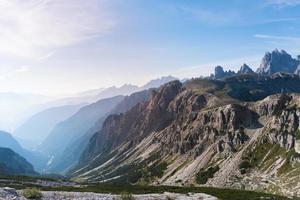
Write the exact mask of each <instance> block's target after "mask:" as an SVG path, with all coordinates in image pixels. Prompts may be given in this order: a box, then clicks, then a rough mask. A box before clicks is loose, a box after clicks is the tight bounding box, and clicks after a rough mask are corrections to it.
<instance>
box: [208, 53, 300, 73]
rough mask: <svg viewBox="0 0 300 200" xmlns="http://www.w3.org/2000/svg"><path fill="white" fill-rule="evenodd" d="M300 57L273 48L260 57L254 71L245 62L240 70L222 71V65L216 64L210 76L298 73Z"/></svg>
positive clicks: (299, 70)
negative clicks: (258, 64)
mask: <svg viewBox="0 0 300 200" xmlns="http://www.w3.org/2000/svg"><path fill="white" fill-rule="evenodd" d="M299 58H300V57H299V56H298V57H297V58H293V57H292V56H291V55H290V54H288V53H287V52H286V51H284V50H281V51H279V50H278V49H275V50H274V51H272V52H266V53H265V55H264V57H263V58H262V61H261V64H260V66H259V68H258V69H257V70H256V72H254V71H253V70H252V69H251V68H250V67H249V66H248V65H247V64H243V65H242V66H241V68H240V70H239V71H238V72H237V73H236V72H234V71H231V70H229V71H224V69H223V67H221V66H217V67H216V68H215V73H214V75H212V76H211V77H210V78H213V79H222V78H228V77H231V76H234V75H238V74H257V75H261V76H266V75H272V74H275V73H279V72H281V73H290V74H296V75H300V59H299Z"/></svg>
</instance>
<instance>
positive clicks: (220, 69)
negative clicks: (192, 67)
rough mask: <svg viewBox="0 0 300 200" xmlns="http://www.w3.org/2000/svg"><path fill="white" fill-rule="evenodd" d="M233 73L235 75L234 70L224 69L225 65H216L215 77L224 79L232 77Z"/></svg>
mask: <svg viewBox="0 0 300 200" xmlns="http://www.w3.org/2000/svg"><path fill="white" fill-rule="evenodd" d="M233 75H235V72H234V71H231V70H228V71H224V69H223V67H221V66H216V67H215V75H214V79H222V78H226V77H230V76H233Z"/></svg>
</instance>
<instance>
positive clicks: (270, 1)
mask: <svg viewBox="0 0 300 200" xmlns="http://www.w3.org/2000/svg"><path fill="white" fill-rule="evenodd" d="M265 2H266V4H267V5H275V6H278V7H286V6H297V5H299V4H300V0H265Z"/></svg>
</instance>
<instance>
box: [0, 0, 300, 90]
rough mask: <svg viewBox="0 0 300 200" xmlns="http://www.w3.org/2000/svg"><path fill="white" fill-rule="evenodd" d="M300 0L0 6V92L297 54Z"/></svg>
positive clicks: (134, 78) (82, 85)
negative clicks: (271, 53) (279, 51)
mask: <svg viewBox="0 0 300 200" xmlns="http://www.w3.org/2000/svg"><path fill="white" fill-rule="evenodd" d="M299 34H300V0H251V1H245V0H210V1H207V0H0V92H3V91H10V92H30V93H40V94H46V95H57V94H66V93H74V92H78V91H83V90H86V89H94V88H100V87H108V86H111V85H117V86H119V85H121V84H124V83H132V84H139V85H141V84H143V83H145V82H147V81H148V80H150V79H152V78H157V77H160V76H163V75H173V76H177V77H179V78H184V77H196V76H200V75H208V74H210V73H211V72H212V69H213V67H214V66H215V65H222V66H224V67H225V68H227V69H228V68H232V69H237V68H238V67H239V66H240V65H241V64H242V63H243V62H247V63H248V64H250V65H251V66H253V67H254V68H255V67H257V65H258V63H259V61H260V59H261V57H262V56H263V54H264V52H265V51H270V50H273V49H275V48H278V49H285V50H287V51H288V52H291V53H292V54H293V55H296V54H297V53H299V54H300V35H299Z"/></svg>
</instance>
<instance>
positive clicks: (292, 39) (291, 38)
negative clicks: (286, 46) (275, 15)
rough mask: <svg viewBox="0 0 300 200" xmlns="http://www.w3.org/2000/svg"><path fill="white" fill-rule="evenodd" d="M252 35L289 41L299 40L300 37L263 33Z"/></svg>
mask: <svg viewBox="0 0 300 200" xmlns="http://www.w3.org/2000/svg"><path fill="white" fill-rule="evenodd" d="M254 37H256V38H260V39H268V40H283V41H289V42H300V37H289V36H277V35H264V34H255V35H254Z"/></svg>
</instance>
